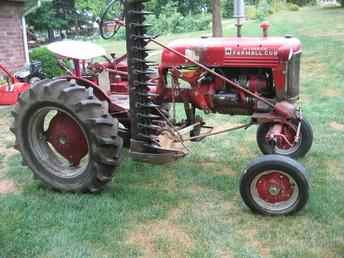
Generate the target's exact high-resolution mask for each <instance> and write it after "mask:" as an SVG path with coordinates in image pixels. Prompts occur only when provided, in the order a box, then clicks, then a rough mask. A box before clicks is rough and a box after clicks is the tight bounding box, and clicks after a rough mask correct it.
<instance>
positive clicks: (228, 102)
mask: <svg viewBox="0 0 344 258" xmlns="http://www.w3.org/2000/svg"><path fill="white" fill-rule="evenodd" d="M144 2H145V0H128V1H126V2H118V1H111V2H110V4H109V6H108V8H107V9H106V11H105V14H104V16H103V19H102V20H101V21H100V28H101V34H102V35H103V36H104V37H108V36H113V35H114V33H115V32H116V31H117V30H118V28H119V27H121V26H125V27H126V32H127V52H128V54H127V55H124V56H122V57H119V58H116V57H115V56H114V55H112V57H111V58H108V57H105V58H106V62H104V63H90V62H87V61H86V59H87V57H86V56H88V58H91V57H92V54H91V52H92V51H91V50H90V51H86V50H85V51H83V55H81V56H79V55H77V54H76V53H75V52H77V50H75V51H73V50H71V49H69V52H70V54H69V55H63V54H60V55H62V56H65V57H69V58H71V59H73V61H74V65H75V66H74V68H75V69H74V71H70V70H68V69H67V70H68V73H69V74H68V75H66V76H64V77H61V78H55V79H53V80H44V81H41V82H38V83H37V84H35V85H34V86H33V87H32V89H31V90H30V91H28V92H27V93H25V94H23V95H22V96H21V98H20V100H19V103H18V105H17V106H16V109H15V112H14V113H13V114H14V117H15V121H14V126H13V128H12V131H13V132H14V134H15V135H16V144H15V146H16V148H17V149H18V150H19V151H20V152H21V154H22V157H23V160H24V163H25V164H27V165H28V166H29V167H30V168H31V170H32V171H33V173H34V174H35V176H36V177H37V178H39V179H41V180H42V181H43V182H44V183H45V184H47V185H48V186H49V187H51V188H53V189H57V190H60V191H69V192H97V191H100V190H102V189H103V187H104V186H105V185H106V184H107V183H108V182H110V181H111V180H112V177H113V172H114V171H115V170H116V169H117V168H118V167H119V164H120V161H121V156H122V150H123V146H124V147H127V148H129V155H130V156H131V157H132V158H133V159H135V160H139V161H144V162H150V163H154V164H164V163H167V162H172V161H175V160H177V159H179V158H182V157H184V156H185V155H186V154H188V149H187V147H186V145H185V144H186V142H189V141H194V142H195V141H200V140H202V139H204V138H206V137H209V136H212V135H216V134H220V133H225V132H229V131H232V130H235V129H239V128H248V127H249V126H252V125H258V132H257V143H258V146H259V148H260V149H261V151H262V152H263V153H264V154H269V155H266V156H264V157H262V158H259V159H257V160H256V161H253V162H252V163H250V165H249V166H248V168H247V169H246V170H245V172H244V173H243V175H242V177H241V181H240V193H241V196H242V198H243V200H244V202H245V203H246V204H247V205H248V206H249V207H250V208H251V209H252V210H253V211H255V212H258V213H261V214H267V215H284V214H291V213H294V212H296V211H299V210H300V209H302V208H303V207H304V206H305V204H306V203H307V200H308V190H309V186H308V179H307V178H308V177H307V174H306V171H305V169H304V168H303V166H302V165H300V164H299V163H298V162H296V161H294V160H293V159H291V158H298V157H302V156H304V155H305V154H306V153H307V152H308V151H309V150H310V148H311V145H312V141H313V134H312V129H311V126H310V124H309V123H308V122H307V121H306V120H305V119H304V117H303V114H302V111H301V108H300V107H299V105H298V104H297V101H298V98H299V87H300V83H299V74H300V58H301V53H302V46H301V43H300V41H299V40H297V39H296V38H293V37H289V36H286V37H269V36H268V35H267V30H268V28H267V27H268V24H267V23H263V24H262V29H263V36H262V37H256V38H252V37H239V36H240V35H239V36H238V37H228V38H206V37H204V38H197V39H185V40H178V41H175V42H172V43H170V44H169V45H168V46H166V45H164V44H162V43H161V42H159V41H158V40H157V39H156V37H153V36H149V35H147V34H146V33H147V29H148V25H146V24H145V17H146V15H148V14H149V13H148V12H146V11H145V10H144V6H145V4H144ZM114 6H115V7H116V8H117V10H121V9H120V8H121V7H122V6H124V11H123V14H122V13H121V14H120V15H118V16H117V17H113V19H111V20H107V19H106V17H107V15H108V14H109V13H110V10H112V7H114ZM124 18H125V19H124ZM109 32H111V33H110V34H111V35H109ZM148 44H157V45H159V46H161V47H162V48H163V52H162V56H161V64H159V65H156V64H154V63H152V62H150V61H148V55H149V49H148V48H147V45H148ZM64 49H66V48H64ZM55 50H56V49H55ZM56 52H59V51H56ZM86 52H88V53H86ZM100 53H101V51H100ZM83 56H84V57H85V58H82V57H83ZM177 103H182V105H184V109H185V119H183V120H181V121H177V119H176V115H175V114H176V104H177ZM196 110H201V111H204V113H205V114H209V113H221V114H228V115H246V116H250V117H251V119H250V122H249V123H248V124H245V125H242V126H238V127H235V128H228V129H225V130H216V129H214V128H209V127H207V126H206V124H205V122H204V121H203V119H202V117H201V116H199V115H196Z"/></svg>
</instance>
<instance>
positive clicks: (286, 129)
mask: <svg viewBox="0 0 344 258" xmlns="http://www.w3.org/2000/svg"><path fill="white" fill-rule="evenodd" d="M295 137H296V132H295V131H294V130H293V128H291V127H290V126H288V125H284V126H283V127H282V132H281V135H280V136H277V144H276V145H277V147H278V148H279V149H282V150H288V149H290V148H291V147H293V146H294V145H295Z"/></svg>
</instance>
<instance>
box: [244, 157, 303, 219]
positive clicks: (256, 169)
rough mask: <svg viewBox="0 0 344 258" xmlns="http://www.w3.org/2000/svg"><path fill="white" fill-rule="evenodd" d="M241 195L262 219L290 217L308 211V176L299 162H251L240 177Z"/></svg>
mask: <svg viewBox="0 0 344 258" xmlns="http://www.w3.org/2000/svg"><path fill="white" fill-rule="evenodd" d="M240 194H241V197H242V199H243V201H244V202H245V204H246V205H247V206H248V207H249V208H250V209H251V210H252V211H253V212H256V213H259V214H262V215H270V216H277V215H290V214H293V213H295V212H298V211H300V210H301V209H303V208H304V207H305V205H306V204H307V201H308V197H309V184H308V175H307V173H306V170H305V168H304V167H303V166H302V165H301V164H300V163H298V162H297V161H295V160H293V159H290V158H288V157H284V156H279V155H267V156H263V157H261V158H258V159H257V160H255V161H253V162H251V163H250V164H249V166H248V168H247V169H246V171H245V172H244V174H243V175H242V176H241V179H240Z"/></svg>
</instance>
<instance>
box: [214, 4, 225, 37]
mask: <svg viewBox="0 0 344 258" xmlns="http://www.w3.org/2000/svg"><path fill="white" fill-rule="evenodd" d="M212 1H213V2H212V3H213V37H222V36H223V30H222V20H221V0H212Z"/></svg>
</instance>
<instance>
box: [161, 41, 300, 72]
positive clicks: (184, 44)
mask: <svg viewBox="0 0 344 258" xmlns="http://www.w3.org/2000/svg"><path fill="white" fill-rule="evenodd" d="M168 46H169V47H170V48H172V49H175V50H177V51H178V52H180V53H181V54H183V55H185V56H187V57H189V58H192V59H193V60H195V61H198V62H200V63H202V64H204V65H207V66H210V67H222V66H233V67H235V66H238V65H239V66H246V67H254V66H257V65H258V64H259V65H260V66H261V65H263V66H264V65H266V66H267V67H268V66H271V65H277V64H280V63H281V62H287V61H288V60H290V59H291V58H292V56H293V55H295V54H298V53H300V52H301V51H302V45H301V43H300V41H299V40H298V39H296V38H293V37H289V36H286V37H242V38H237V37H228V38H196V39H181V40H176V41H174V42H172V43H170V44H169V45H168ZM187 64H189V62H188V61H187V60H185V58H183V57H180V56H178V55H176V54H174V53H172V52H171V51H169V50H167V49H164V51H163V53H162V65H161V66H162V68H164V67H165V68H167V67H173V66H179V65H187Z"/></svg>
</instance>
